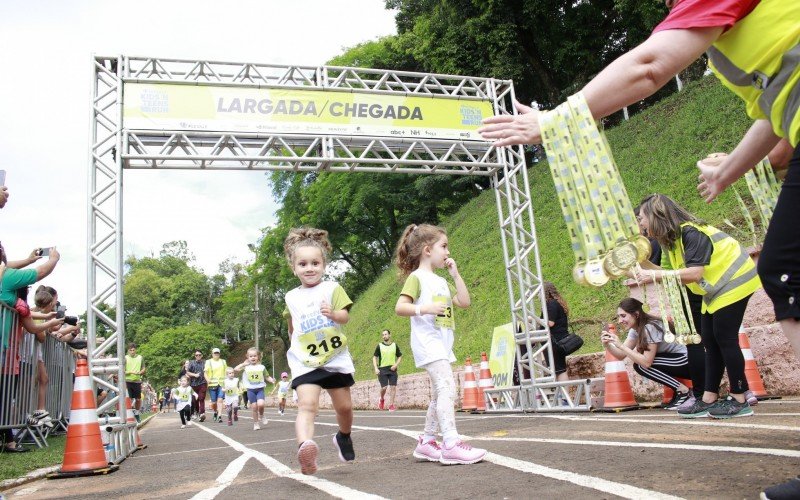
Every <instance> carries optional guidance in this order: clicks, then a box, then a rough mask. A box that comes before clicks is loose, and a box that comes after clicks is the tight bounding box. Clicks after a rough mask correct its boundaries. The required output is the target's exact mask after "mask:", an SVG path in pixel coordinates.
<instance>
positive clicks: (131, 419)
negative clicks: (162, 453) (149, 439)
mask: <svg viewBox="0 0 800 500" xmlns="http://www.w3.org/2000/svg"><path fill="white" fill-rule="evenodd" d="M125 413H126V415H127V418H126V419H125V423H127V424H133V425H134V429H133V435H134V436H136V450H143V449H145V448H147V445H146V444H144V443H142V438H141V437H140V436H139V423H138V422H137V421H136V416H134V414H133V405H131V398H129V397H128V396H125Z"/></svg>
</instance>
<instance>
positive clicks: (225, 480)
mask: <svg viewBox="0 0 800 500" xmlns="http://www.w3.org/2000/svg"><path fill="white" fill-rule="evenodd" d="M250 458H251V457H250V455H247V454H242V455H239V458H237V459H236V460H233V461H232V462H231V463H229V464H228V466H227V467H225V470H224V471H222V474H220V475H219V476H218V477H217V480H216V481H215V482H216V485H214V486H212V487H211V488H206V489H204V490H203V491H201V492H200V493H198V494H196V495H195V496H193V497H192V500H212V499H213V498H214V497H216V496H217V495H219V494H220V493H221V492H222V490H224V489H225V488H227V487H228V486H230V485H231V483H232V482H233V480H234V479H236V476H238V475H239V473H240V472H242V469H243V468H244V464H246V463H247V461H248V460H250Z"/></svg>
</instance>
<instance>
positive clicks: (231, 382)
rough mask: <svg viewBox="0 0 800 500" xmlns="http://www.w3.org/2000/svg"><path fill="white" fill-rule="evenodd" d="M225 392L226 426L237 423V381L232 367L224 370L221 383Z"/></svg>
mask: <svg viewBox="0 0 800 500" xmlns="http://www.w3.org/2000/svg"><path fill="white" fill-rule="evenodd" d="M222 390H223V391H224V392H225V411H227V412H228V425H233V422H234V421H239V379H238V378H236V372H235V371H234V370H233V368H232V367H230V366H229V367H228V368H227V369H226V370H225V381H224V382H223V383H222Z"/></svg>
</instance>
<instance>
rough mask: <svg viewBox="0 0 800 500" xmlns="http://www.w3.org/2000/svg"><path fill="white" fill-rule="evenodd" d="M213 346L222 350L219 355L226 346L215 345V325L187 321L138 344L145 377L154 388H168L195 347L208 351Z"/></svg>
mask: <svg viewBox="0 0 800 500" xmlns="http://www.w3.org/2000/svg"><path fill="white" fill-rule="evenodd" d="M214 347H220V348H221V349H222V350H223V353H222V355H223V358H224V357H225V356H226V355H227V352H226V351H227V349H226V347H225V346H220V345H219V335H218V333H217V330H216V328H214V327H213V326H212V325H208V324H200V323H190V324H188V325H182V326H176V327H173V328H169V329H166V330H160V331H157V332H155V333H153V334H152V335H151V336H150V338H149V339H148V341H147V342H146V343H144V344H142V345H141V346H140V347H139V352H140V354H141V355H142V356H143V357H144V360H145V366H146V367H147V374H146V378H147V380H148V381H149V382H150V383H151V384H152V385H153V386H154V387H159V386H162V385H169V386H170V387H172V386H174V385H175V381H176V380H177V378H178V373H179V372H180V370H181V368H182V366H183V362H184V361H185V360H187V359H190V358H191V355H192V353H193V352H194V351H195V350H196V349H199V350H200V351H201V352H211V349H212V348H214Z"/></svg>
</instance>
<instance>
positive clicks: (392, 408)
mask: <svg viewBox="0 0 800 500" xmlns="http://www.w3.org/2000/svg"><path fill="white" fill-rule="evenodd" d="M395 410H397V407H396V406H395V405H389V411H395Z"/></svg>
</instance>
